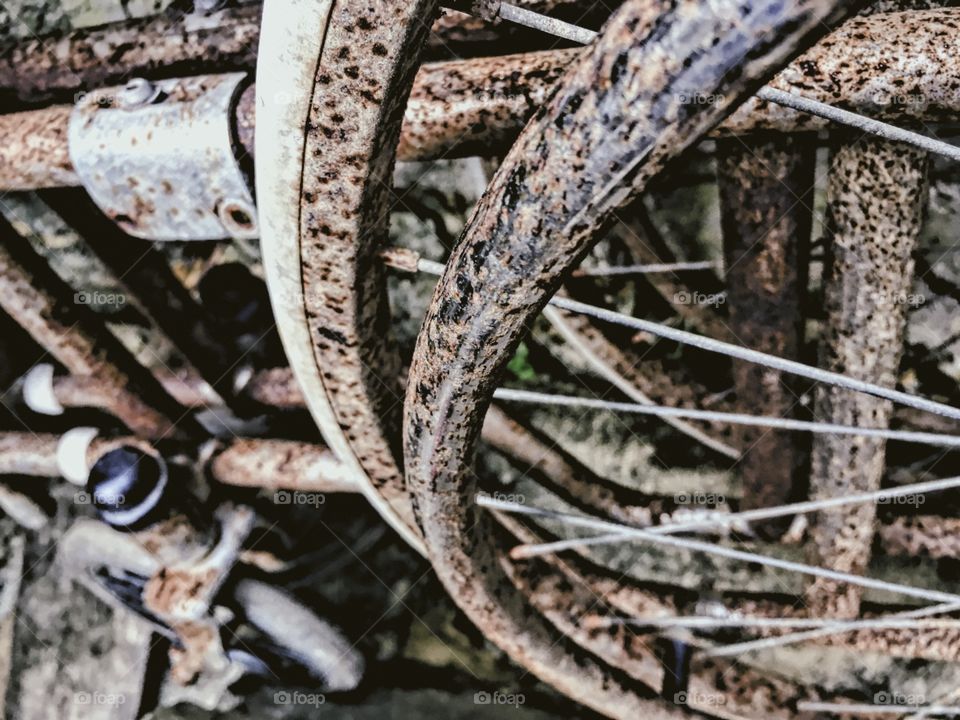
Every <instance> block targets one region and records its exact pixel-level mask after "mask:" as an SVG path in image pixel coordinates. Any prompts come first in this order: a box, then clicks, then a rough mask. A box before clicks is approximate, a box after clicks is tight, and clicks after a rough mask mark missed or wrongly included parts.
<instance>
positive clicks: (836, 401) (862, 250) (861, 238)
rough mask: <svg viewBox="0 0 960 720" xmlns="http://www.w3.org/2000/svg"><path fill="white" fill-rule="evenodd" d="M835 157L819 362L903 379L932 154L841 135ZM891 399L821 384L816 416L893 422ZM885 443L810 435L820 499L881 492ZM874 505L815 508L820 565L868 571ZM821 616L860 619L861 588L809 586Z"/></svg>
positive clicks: (813, 486)
mask: <svg viewBox="0 0 960 720" xmlns="http://www.w3.org/2000/svg"><path fill="white" fill-rule="evenodd" d="M842 137H843V138H844V142H842V143H841V144H840V145H839V146H838V147H837V148H836V150H835V152H834V155H833V157H832V158H831V161H830V178H829V183H828V186H827V219H826V226H827V245H826V249H827V257H826V262H825V280H824V292H823V295H824V301H823V302H824V308H825V312H826V319H825V321H824V323H823V327H822V330H821V338H820V362H819V365H820V367H823V368H827V369H829V370H834V371H837V372H843V373H846V374H847V375H849V376H851V377H854V378H857V379H860V380H869V381H870V382H874V383H879V384H881V385H886V386H890V387H893V386H894V385H895V384H896V380H897V372H898V369H899V363H900V355H901V352H902V349H903V340H904V335H903V333H904V327H905V324H906V312H907V309H908V306H909V297H910V293H911V289H912V280H913V258H912V253H913V251H914V249H915V247H916V242H917V239H918V237H919V234H920V228H921V224H922V222H923V212H924V208H925V206H926V202H925V200H926V197H927V184H926V168H927V156H926V153H924V152H923V151H920V150H916V149H913V148H909V147H907V146H904V145H900V144H894V143H889V142H886V141H883V140H879V139H875V138H863V137H859V136H857V135H854V136H850V135H847V134H845V135H843V136H842ZM891 412H892V409H891V404H890V403H889V402H888V401H885V400H880V399H878V398H875V397H873V396H868V395H864V394H861V393H852V392H849V391H845V390H842V389H839V388H834V387H820V388H818V389H817V399H816V408H815V418H816V419H817V420H822V421H824V422H834V423H842V424H846V425H863V426H867V427H887V426H888V425H889V422H890V417H891ZM885 445H886V443H885V442H884V441H881V440H876V439H871V438H864V437H855V436H847V437H840V436H836V435H825V434H821V435H818V436H817V437H816V438H815V439H814V441H813V452H812V466H811V474H810V496H811V498H813V499H820V498H826V497H832V496H835V495H846V494H848V493H854V492H864V491H869V490H875V489H877V488H878V487H879V486H880V481H881V479H882V476H883V470H884V450H885ZM875 515H876V505H875V504H873V503H867V504H864V505H859V506H852V507H848V508H840V509H836V510H827V511H821V512H819V513H817V515H816V520H815V522H814V523H813V526H812V528H811V543H810V547H811V553H812V555H813V557H814V561H815V562H816V564H818V565H823V566H825V567H829V568H833V569H836V570H841V571H843V572H852V573H863V572H864V571H865V569H866V566H867V563H868V562H869V559H870V546H871V543H872V542H873V535H874V520H875ZM806 600H807V603H808V605H809V606H810V607H811V608H812V609H813V612H815V613H816V614H820V615H830V616H842V617H847V616H850V617H853V616H856V615H857V613H858V611H859V605H860V592H859V588H855V587H853V586H848V585H846V584H838V583H834V582H829V581H823V580H817V581H815V582H813V583H811V585H810V586H809V588H808V590H807V593H806Z"/></svg>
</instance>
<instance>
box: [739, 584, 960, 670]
mask: <svg viewBox="0 0 960 720" xmlns="http://www.w3.org/2000/svg"><path fill="white" fill-rule="evenodd" d="M736 609H737V611H738V612H739V613H741V614H742V615H743V616H745V617H757V618H790V619H797V618H808V617H811V616H812V615H813V613H812V612H811V608H807V607H803V606H801V605H799V604H793V605H790V604H783V603H777V602H772V601H770V600H751V599H741V600H740V601H739V602H738V604H737V608H736ZM884 616H889V613H883V614H879V613H877V612H869V613H864V614H863V616H862V617H863V618H864V619H873V618H880V617H884ZM931 619H935V618H931ZM949 621H950V619H948V622H949ZM952 622H954V623H956V624H957V625H960V620H957V619H952ZM790 632H791V631H790V630H782V629H771V628H765V629H756V630H755V631H753V632H751V637H777V636H779V635H786V634H788V633H790ZM810 642H811V643H815V644H817V645H822V646H827V647H833V648H837V649H841V650H845V651H849V652H856V653H877V654H883V655H888V656H891V657H901V658H916V659H921V660H933V661H938V662H958V661H960V628H958V629H952V628H946V627H943V628H923V627H918V628H914V629H873V630H857V631H854V632H845V633H838V634H836V635H827V636H825V637H819V638H813V639H811V640H810Z"/></svg>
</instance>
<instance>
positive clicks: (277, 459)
mask: <svg viewBox="0 0 960 720" xmlns="http://www.w3.org/2000/svg"><path fill="white" fill-rule="evenodd" d="M210 470H211V473H212V475H213V477H214V478H215V479H216V480H217V481H219V482H221V483H224V484H226V485H238V486H243V487H261V488H267V489H284V490H299V491H302V492H320V493H336V492H357V486H356V484H355V483H354V482H353V481H352V480H351V478H350V476H349V474H348V473H347V471H346V470H345V469H344V468H343V466H342V465H341V463H340V462H339V461H338V460H337V459H336V458H335V457H334V456H333V453H332V452H331V451H330V450H329V449H328V448H325V447H323V446H322V445H315V444H313V443H304V442H295V441H293V440H259V439H240V440H235V441H234V442H232V443H230V444H229V445H228V446H227V447H226V448H224V449H223V451H222V452H219V453H218V454H217V455H216V456H215V457H214V458H213V461H212V462H211V464H210Z"/></svg>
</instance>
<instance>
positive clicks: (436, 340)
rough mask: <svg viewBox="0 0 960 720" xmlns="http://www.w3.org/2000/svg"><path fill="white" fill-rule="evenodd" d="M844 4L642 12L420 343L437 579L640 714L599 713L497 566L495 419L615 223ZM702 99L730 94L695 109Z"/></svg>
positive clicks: (511, 186)
mask: <svg viewBox="0 0 960 720" xmlns="http://www.w3.org/2000/svg"><path fill="white" fill-rule="evenodd" d="M838 5H840V3H830V2H801V3H794V2H784V3H777V4H774V5H764V6H762V8H760V7H758V6H756V5H754V4H753V3H751V2H736V1H733V2H730V3H724V4H723V5H722V6H714V5H710V4H703V3H699V2H695V1H694V0H681V1H680V2H669V3H666V2H664V3H660V2H649V0H632V1H631V2H628V3H626V4H625V5H624V6H623V7H621V8H620V10H618V11H617V12H616V13H615V14H614V15H613V16H612V17H611V19H610V20H609V21H608V23H607V24H606V26H605V28H604V32H603V34H602V35H601V36H600V37H599V38H598V39H597V40H596V41H595V42H594V43H593V44H592V45H591V46H590V47H589V48H588V49H587V51H586V52H585V53H584V54H583V55H582V56H581V58H580V59H579V60H578V62H577V63H576V64H575V65H574V66H573V67H572V68H571V69H570V71H569V72H568V74H567V75H565V76H564V79H563V81H562V86H561V88H560V89H558V91H557V92H556V93H555V94H554V95H552V96H551V99H550V101H549V102H548V103H547V105H546V106H545V107H544V108H542V110H541V111H540V112H539V113H538V115H537V116H536V117H535V118H534V120H533V121H531V123H530V124H529V125H527V126H526V128H525V130H524V132H523V133H522V134H521V136H520V138H519V139H518V141H517V143H516V144H515V145H514V146H513V148H512V149H511V151H510V153H509V154H508V155H507V157H506V158H505V160H504V162H503V164H502V165H501V166H500V168H499V170H498V171H497V174H496V175H495V176H494V178H493V180H492V181H491V184H490V186H489V187H488V189H487V192H486V193H485V194H484V197H483V198H482V199H481V201H480V203H479V205H478V207H477V209H476V211H475V213H474V215H473V217H472V218H471V220H470V222H469V224H468V226H467V229H466V230H465V231H464V236H463V237H462V238H461V240H460V242H459V243H458V245H457V247H456V248H455V249H454V251H453V254H452V256H451V259H450V261H449V263H448V265H447V267H446V271H445V272H444V275H443V277H442V278H441V280H440V282H439V283H438V285H437V288H436V291H435V293H434V296H433V301H432V303H431V306H430V308H429V310H428V312H427V316H426V319H425V320H424V324H423V327H422V329H421V331H420V335H419V337H418V338H417V347H416V351H415V353H414V358H413V363H412V366H411V370H410V378H409V382H408V385H407V397H406V404H405V417H404V440H405V448H404V460H405V466H406V478H407V485H408V487H409V489H410V491H411V493H412V494H413V496H414V502H415V508H416V510H417V517H418V521H419V524H420V527H421V529H422V531H423V535H424V539H425V542H426V544H427V547H428V550H429V554H430V558H431V561H432V562H433V565H434V568H435V570H436V572H437V575H438V577H439V578H440V580H441V582H442V583H443V585H444V587H445V588H446V589H447V591H448V592H449V593H450V594H451V596H452V597H453V598H454V600H455V601H456V602H457V604H458V605H459V606H460V608H461V609H462V610H463V611H464V612H465V613H466V614H467V616H468V617H470V618H471V619H472V620H473V621H474V622H475V623H476V624H477V625H479V626H480V627H482V628H483V629H484V630H485V631H486V635H487V637H488V639H491V640H492V641H493V642H495V643H496V644H497V645H499V646H500V647H501V648H502V649H504V650H505V651H506V652H507V653H508V654H510V655H511V656H513V657H517V658H518V659H519V658H522V659H524V660H525V661H526V663H527V664H528V666H529V665H530V664H531V662H533V661H536V663H537V665H539V666H540V667H538V668H537V669H536V670H535V672H536V673H537V674H538V675H540V676H541V677H543V678H544V679H545V680H547V681H548V682H551V683H554V684H557V685H558V687H559V688H560V689H561V690H563V691H564V692H568V693H570V694H572V695H574V696H575V697H578V698H580V699H581V700H582V701H584V702H586V703H587V704H592V705H593V707H595V708H597V709H599V710H601V711H603V712H605V713H607V714H609V715H612V716H615V717H636V716H637V713H638V712H642V711H638V709H637V707H636V706H635V705H633V706H630V705H625V704H624V703H623V701H622V700H621V701H619V702H616V703H612V704H604V705H603V706H598V705H597V704H595V703H596V699H595V696H597V695H601V694H602V696H604V697H607V698H609V697H610V696H611V688H610V686H609V685H607V687H606V688H604V689H603V690H592V689H591V686H593V685H594V683H595V682H596V680H597V679H600V678H596V676H594V677H591V678H589V682H588V679H587V677H585V676H586V673H584V670H583V667H582V666H579V667H578V668H577V674H579V675H580V676H581V678H583V679H582V680H581V681H580V683H579V686H578V687H568V686H567V683H568V682H569V680H568V678H567V677H566V672H563V671H564V670H566V669H573V668H570V663H571V662H575V660H574V659H575V658H576V657H577V654H578V653H577V652H576V651H575V650H574V649H573V648H569V646H568V644H567V641H566V639H565V638H563V637H562V636H560V637H558V634H557V633H556V631H555V630H554V629H553V628H551V627H549V626H548V624H547V623H546V622H543V621H539V620H536V616H535V615H534V614H533V613H531V612H530V607H529V604H528V602H527V601H526V600H525V598H524V597H523V594H522V593H520V592H518V591H516V590H515V588H514V587H513V586H512V584H511V583H510V581H509V578H508V577H507V576H506V575H505V573H504V571H503V569H502V568H501V566H500V565H499V561H498V553H497V551H496V549H495V547H494V546H493V544H492V543H491V537H492V536H493V532H492V527H491V524H492V520H491V518H490V516H489V515H488V514H486V513H484V512H482V510H481V509H480V508H479V507H478V506H477V505H476V504H475V502H474V497H475V494H476V480H475V476H474V474H473V472H472V470H471V468H470V464H471V461H472V458H473V454H474V450H475V444H476V441H477V439H478V436H479V434H480V427H481V424H482V420H483V416H484V414H485V412H486V411H487V408H488V407H489V405H490V400H491V396H492V393H493V390H494V388H495V387H496V384H497V381H498V380H499V378H500V377H501V375H502V373H503V371H504V369H505V366H506V364H507V362H508V361H509V359H510V357H511V356H512V354H513V351H514V349H515V348H516V346H517V344H518V342H519V341H520V339H521V337H522V336H523V333H524V332H525V330H526V328H527V327H528V326H529V324H530V323H531V322H532V320H533V318H534V317H535V315H536V314H537V313H538V312H539V311H540V310H541V309H542V308H543V306H544V305H545V304H546V302H547V300H548V299H549V298H550V296H551V295H552V294H553V293H554V292H555V291H556V290H557V289H558V287H559V285H560V282H561V280H562V278H563V275H564V273H565V272H566V271H567V270H569V269H570V268H571V267H572V266H573V265H574V264H575V263H576V262H577V261H578V260H579V259H580V258H581V257H582V256H583V254H584V253H585V252H586V251H587V249H588V248H589V247H590V245H591V243H592V242H593V241H594V240H595V238H596V237H597V235H598V233H599V231H600V230H601V229H602V228H603V227H604V226H605V224H606V223H607V221H608V219H609V218H610V215H611V213H612V212H613V211H614V210H615V209H616V208H618V207H621V206H622V205H624V204H625V203H626V202H627V201H629V200H630V198H631V197H632V196H634V195H635V194H636V193H638V192H639V191H641V190H642V189H643V188H644V187H645V186H646V185H647V183H648V182H649V180H650V178H651V177H652V176H654V175H655V174H656V173H657V172H658V171H659V170H661V169H662V168H663V166H664V165H665V164H666V163H667V162H668V161H669V160H670V159H672V158H674V157H676V156H677V155H679V154H680V153H681V152H683V151H684V150H685V149H687V148H689V147H690V146H692V145H693V144H695V143H696V142H697V141H698V140H699V139H700V138H701V137H703V135H704V134H705V133H706V132H708V131H709V130H710V128H712V127H713V126H714V125H716V124H717V123H718V122H720V120H722V119H723V117H724V116H725V114H727V113H728V112H730V111H732V110H733V108H734V107H735V106H736V104H737V102H738V101H740V100H742V99H743V98H744V97H745V96H746V95H747V94H749V93H750V92H751V91H752V90H754V89H755V88H756V86H757V85H759V84H760V83H762V82H763V81H764V80H766V79H767V78H768V77H769V76H770V75H772V74H773V72H775V71H776V69H777V68H778V67H780V66H782V64H784V63H785V62H787V60H789V59H790V57H791V56H792V54H793V53H794V52H796V51H797V50H798V49H800V48H801V47H803V46H805V45H806V44H808V43H809V42H812V41H813V39H814V38H815V36H816V35H818V34H820V33H822V32H823V30H824V29H826V28H825V26H824V24H823V23H824V21H828V22H827V26H829V22H835V21H838V20H839V19H841V16H842V15H843V14H845V12H846V11H847V10H845V9H844V10H841V9H840V8H838V7H837V6H838ZM745 56H746V57H750V62H749V63H745V64H741V63H742V60H743V58H744V57H745ZM692 93H704V94H707V95H711V96H716V97H718V98H720V99H719V100H718V101H717V103H715V104H688V103H686V102H685V98H687V97H688V96H690V95H691V94H692ZM534 653H535V655H534ZM551 666H552V667H551ZM558 670H559V671H560V672H558Z"/></svg>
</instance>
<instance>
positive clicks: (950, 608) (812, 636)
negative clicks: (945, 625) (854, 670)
mask: <svg viewBox="0 0 960 720" xmlns="http://www.w3.org/2000/svg"><path fill="white" fill-rule="evenodd" d="M957 610H960V603H951V602H947V603H943V604H940V605H932V606H930V607H924V608H918V609H916V610H908V611H905V612H899V613H894V614H893V615H890V616H888V617H892V618H922V617H930V616H932V615H941V614H943V613H950V612H955V611H957ZM855 623H856V621H853V620H847V621H834V622H833V624H832V625H828V626H827V627H824V628H818V629H816V630H805V631H803V632H798V633H790V634H789V635H780V636H778V637H769V638H760V639H757V640H748V641H747V642H742V643H736V644H733V645H722V646H720V647H716V648H709V649H707V650H704V654H706V655H709V656H710V657H733V656H736V655H742V654H743V653H747V652H754V651H756V650H766V649H769V648H772V647H783V646H786V645H793V644H796V643H798V642H805V641H807V640H816V639H818V638H824V637H829V636H831V635H837V634H840V633H844V632H848V631H850V630H856V629H857V627H856V626H855Z"/></svg>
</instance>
